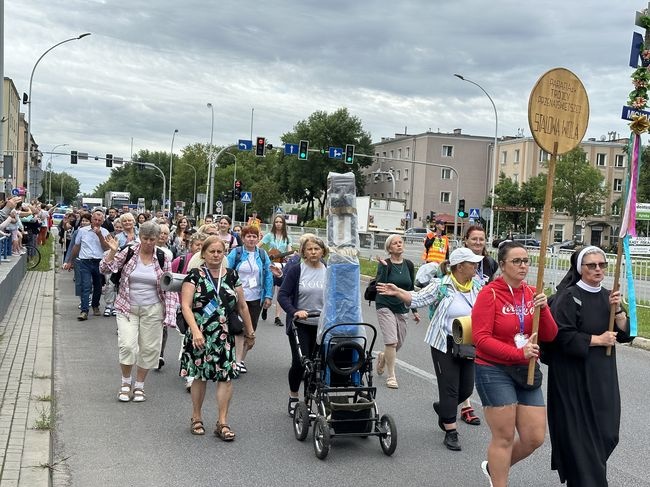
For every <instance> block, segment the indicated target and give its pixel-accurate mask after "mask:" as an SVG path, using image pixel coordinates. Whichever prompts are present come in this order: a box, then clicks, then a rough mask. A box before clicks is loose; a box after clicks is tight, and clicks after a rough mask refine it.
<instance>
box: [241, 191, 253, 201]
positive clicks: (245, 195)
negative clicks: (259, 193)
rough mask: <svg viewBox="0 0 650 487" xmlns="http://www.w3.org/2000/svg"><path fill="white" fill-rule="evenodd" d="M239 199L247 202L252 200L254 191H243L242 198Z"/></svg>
mask: <svg viewBox="0 0 650 487" xmlns="http://www.w3.org/2000/svg"><path fill="white" fill-rule="evenodd" d="M239 201H241V202H242V203H246V204H248V203H250V202H251V201H253V193H251V192H250V191H242V192H241V199H240V200H239Z"/></svg>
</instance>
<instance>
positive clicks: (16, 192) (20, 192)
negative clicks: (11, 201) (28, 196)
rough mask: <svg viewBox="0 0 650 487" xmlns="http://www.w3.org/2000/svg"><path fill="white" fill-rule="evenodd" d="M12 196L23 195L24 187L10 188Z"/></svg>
mask: <svg viewBox="0 0 650 487" xmlns="http://www.w3.org/2000/svg"><path fill="white" fill-rule="evenodd" d="M11 194H12V195H13V196H25V188H14V189H12V190H11Z"/></svg>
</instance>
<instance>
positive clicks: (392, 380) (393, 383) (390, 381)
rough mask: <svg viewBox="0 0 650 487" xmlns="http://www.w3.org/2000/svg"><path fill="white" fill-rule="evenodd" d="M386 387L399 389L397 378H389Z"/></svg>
mask: <svg viewBox="0 0 650 487" xmlns="http://www.w3.org/2000/svg"><path fill="white" fill-rule="evenodd" d="M386 387H388V388H389V389H398V388H399V386H398V385H397V379H395V377H389V378H388V379H386Z"/></svg>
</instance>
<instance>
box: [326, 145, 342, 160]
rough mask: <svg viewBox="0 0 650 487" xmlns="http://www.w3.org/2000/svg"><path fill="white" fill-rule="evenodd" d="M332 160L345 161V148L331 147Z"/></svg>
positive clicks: (330, 155)
mask: <svg viewBox="0 0 650 487" xmlns="http://www.w3.org/2000/svg"><path fill="white" fill-rule="evenodd" d="M329 157H330V159H343V147H330V153H329Z"/></svg>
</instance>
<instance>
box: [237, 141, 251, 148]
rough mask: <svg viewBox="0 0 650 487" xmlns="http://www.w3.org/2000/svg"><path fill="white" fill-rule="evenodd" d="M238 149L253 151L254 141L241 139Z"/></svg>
mask: <svg viewBox="0 0 650 487" xmlns="http://www.w3.org/2000/svg"><path fill="white" fill-rule="evenodd" d="M237 148H238V149H239V150H253V141H252V140H246V139H239V141H238V142H237Z"/></svg>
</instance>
